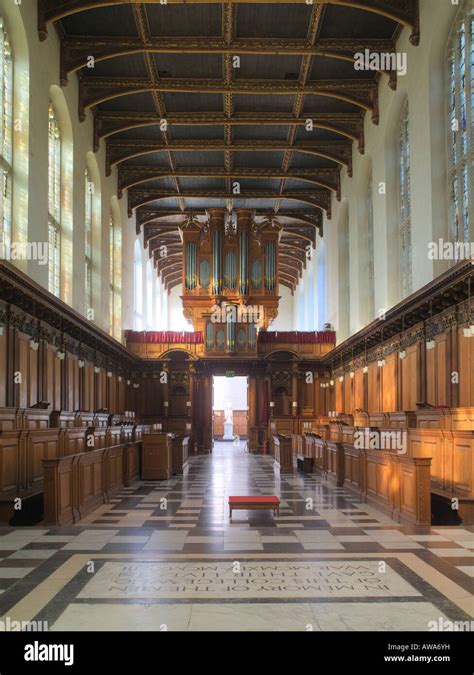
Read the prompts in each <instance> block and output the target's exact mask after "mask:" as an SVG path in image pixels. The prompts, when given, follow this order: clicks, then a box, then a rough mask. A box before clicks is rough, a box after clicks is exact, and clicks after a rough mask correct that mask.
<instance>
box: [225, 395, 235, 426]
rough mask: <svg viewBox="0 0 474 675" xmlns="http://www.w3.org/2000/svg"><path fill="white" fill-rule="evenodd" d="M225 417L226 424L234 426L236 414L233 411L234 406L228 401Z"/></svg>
mask: <svg viewBox="0 0 474 675" xmlns="http://www.w3.org/2000/svg"><path fill="white" fill-rule="evenodd" d="M224 416H225V423H226V424H233V422H234V413H233V411H232V406H231V404H230V402H229V401H227V403H226V404H225V410H224Z"/></svg>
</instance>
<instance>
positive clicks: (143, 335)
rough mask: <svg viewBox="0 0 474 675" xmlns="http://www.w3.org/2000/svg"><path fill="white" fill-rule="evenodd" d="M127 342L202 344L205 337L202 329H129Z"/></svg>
mask: <svg viewBox="0 0 474 675" xmlns="http://www.w3.org/2000/svg"><path fill="white" fill-rule="evenodd" d="M126 338H127V342H141V343H144V342H148V343H160V344H178V343H180V344H187V345H195V344H202V343H203V341H204V340H203V337H202V331H195V332H194V333H188V332H187V331H174V330H165V331H141V332H138V331H133V330H130V331H127V333H126Z"/></svg>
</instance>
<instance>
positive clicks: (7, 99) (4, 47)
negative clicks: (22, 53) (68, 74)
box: [0, 17, 13, 258]
mask: <svg viewBox="0 0 474 675" xmlns="http://www.w3.org/2000/svg"><path fill="white" fill-rule="evenodd" d="M0 69H1V73H2V86H1V89H0V109H1V115H2V135H1V139H0V164H1V171H2V199H1V207H0V208H1V213H0V258H4V257H7V251H8V250H9V249H10V244H11V234H12V182H13V176H12V161H13V59H12V51H11V47H10V41H9V39H8V34H7V31H6V29H5V25H4V22H3V19H2V18H1V17H0Z"/></svg>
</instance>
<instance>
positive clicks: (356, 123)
mask: <svg viewBox="0 0 474 675" xmlns="http://www.w3.org/2000/svg"><path fill="white" fill-rule="evenodd" d="M307 120H311V121H312V124H313V127H314V128H316V129H325V130H326V131H330V132H332V133H335V134H338V135H340V136H344V137H345V138H348V139H349V140H351V141H356V142H357V143H358V145H359V150H361V151H363V146H364V121H363V114H362V113H361V112H355V113H341V112H339V113H338V112H335V113H311V112H307V113H305V115H304V116H303V117H302V118H301V119H295V118H294V116H292V115H288V114H287V113H280V112H268V113H235V112H234V113H233V114H232V116H231V117H230V118H228V117H227V116H226V115H223V114H222V113H219V112H214V113H208V112H199V113H194V112H190V113H185V112H178V113H167V114H166V122H167V124H168V128H169V127H170V126H212V127H215V126H224V125H226V124H230V125H232V126H249V125H272V126H278V125H282V126H287V125H289V124H295V125H298V126H304V125H306V124H307ZM160 122H161V117H160V116H159V115H157V114H156V113H153V112H132V111H131V112H126V111H117V112H115V111H105V110H97V111H96V114H95V116H94V149H95V151H97V150H98V149H99V143H100V140H101V139H103V138H109V137H111V136H113V135H114V134H118V133H121V132H123V131H129V130H130V129H137V128H140V127H147V126H156V125H158V124H160ZM128 142H129V143H131V144H132V143H133V141H128ZM114 143H120V141H114ZM153 143H156V139H154V141H153Z"/></svg>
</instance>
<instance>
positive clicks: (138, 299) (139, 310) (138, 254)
mask: <svg viewBox="0 0 474 675" xmlns="http://www.w3.org/2000/svg"><path fill="white" fill-rule="evenodd" d="M134 277H135V278H134V307H133V316H134V321H133V324H134V328H135V330H143V324H144V321H143V266H142V250H141V246H140V242H139V240H138V239H136V240H135V258H134Z"/></svg>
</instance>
